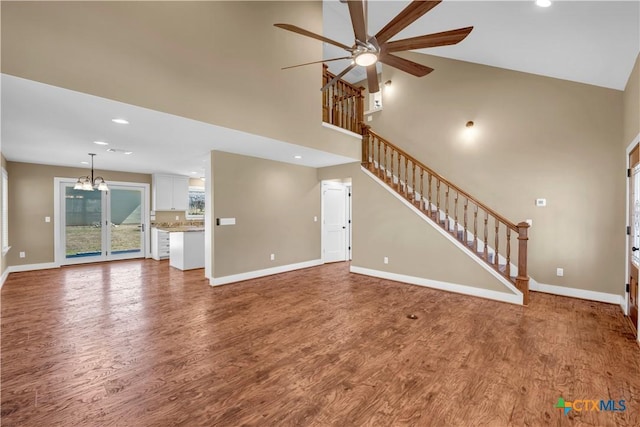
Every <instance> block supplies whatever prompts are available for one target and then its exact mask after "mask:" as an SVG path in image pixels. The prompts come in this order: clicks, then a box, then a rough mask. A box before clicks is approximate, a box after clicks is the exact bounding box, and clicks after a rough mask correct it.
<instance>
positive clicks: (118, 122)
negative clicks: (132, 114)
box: [111, 119, 129, 125]
mask: <svg viewBox="0 0 640 427" xmlns="http://www.w3.org/2000/svg"><path fill="white" fill-rule="evenodd" d="M111 121H112V122H113V123H117V124H119V125H128V124H129V122H128V121H127V120H125V119H111Z"/></svg>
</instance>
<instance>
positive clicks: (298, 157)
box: [293, 155, 302, 159]
mask: <svg viewBox="0 0 640 427" xmlns="http://www.w3.org/2000/svg"><path fill="white" fill-rule="evenodd" d="M293 158H294V159H301V158H302V156H301V155H296V156H293Z"/></svg>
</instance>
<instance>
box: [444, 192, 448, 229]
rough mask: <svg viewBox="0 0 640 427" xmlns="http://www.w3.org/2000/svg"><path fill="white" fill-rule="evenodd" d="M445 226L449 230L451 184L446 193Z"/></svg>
mask: <svg viewBox="0 0 640 427" xmlns="http://www.w3.org/2000/svg"><path fill="white" fill-rule="evenodd" d="M444 228H445V230H447V231H449V185H448V184H447V191H445V193H444Z"/></svg>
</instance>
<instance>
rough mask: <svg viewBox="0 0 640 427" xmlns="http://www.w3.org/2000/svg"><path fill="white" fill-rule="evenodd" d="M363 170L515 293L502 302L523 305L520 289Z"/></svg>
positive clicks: (400, 196)
mask: <svg viewBox="0 0 640 427" xmlns="http://www.w3.org/2000/svg"><path fill="white" fill-rule="evenodd" d="M361 169H362V172H364V173H365V174H366V175H367V176H369V177H370V178H371V179H373V181H374V182H376V183H377V184H378V185H380V186H381V187H382V188H384V189H385V190H387V191H388V192H389V193H390V194H391V195H393V196H394V197H395V198H396V199H398V200H399V201H400V202H402V203H403V204H404V205H405V206H407V207H408V208H409V209H411V210H412V211H413V212H414V213H415V214H416V215H418V216H419V217H420V218H421V219H422V220H424V221H425V222H426V223H427V224H429V225H430V226H431V227H432V228H434V229H435V230H436V231H437V232H438V233H440V235H442V236H444V237H445V238H446V239H447V240H449V241H450V242H451V243H452V244H453V245H454V246H455V247H456V248H458V249H460V250H461V251H462V252H463V253H464V254H465V255H467V257H469V258H471V259H472V260H473V261H474V262H475V263H477V264H478V265H479V266H480V267H482V268H483V269H484V270H486V271H487V272H488V273H489V274H491V275H492V276H493V277H494V278H495V279H497V280H498V281H499V282H500V283H501V284H503V285H504V286H505V287H506V288H507V289H509V290H510V291H511V292H512V293H513V297H514V298H508V299H506V300H502V301H505V302H511V303H514V304H519V305H523V294H522V292H521V291H520V290H519V289H518V288H516V287H515V285H514V284H513V283H511V282H510V281H509V280H507V279H506V278H505V277H504V276H502V275H501V274H500V273H498V272H497V271H496V270H495V269H494V268H492V267H491V266H489V265H488V264H487V263H486V262H484V261H483V260H482V259H480V258H479V257H478V256H477V255H475V254H474V253H473V251H471V250H470V249H469V248H467V247H465V245H464V244H462V243H461V242H460V241H458V240H457V239H456V238H455V237H453V236H452V235H451V234H450V233H449V232H447V231H446V230H444V229H443V228H442V227H440V225H438V224H436V223H435V222H434V221H433V219H432V218H430V217H429V216H428V215H426V214H425V213H424V212H422V211H421V210H420V209H418V208H417V207H416V206H414V205H413V204H412V203H411V202H410V201H408V200H407V199H405V198H404V197H403V196H402V195H400V194H398V193H397V192H396V191H395V190H394V189H393V188H391V187H390V186H389V185H388V184H387V183H385V182H384V181H382V180H381V179H380V178H379V177H378V176H377V175H376V174H374V173H372V172H371V171H370V170H368V169H367V168H366V167H364V166H361ZM393 179H394V180H397V177H395V175H394V176H393ZM396 182H397V181H396ZM441 214H442V215H443V216H444V213H442V212H441ZM487 250H488V251H489V250H491V251H492V252H491V253H493V249H492V248H490V247H489V246H488V245H487ZM353 272H358V271H355V270H353ZM392 280H396V279H392ZM399 281H402V280H399ZM442 289H445V290H446V288H442ZM452 291H454V290H452ZM454 292H456V291H454ZM505 295H509V294H507V293H505Z"/></svg>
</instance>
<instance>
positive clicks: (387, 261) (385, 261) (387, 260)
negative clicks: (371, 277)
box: [383, 256, 389, 264]
mask: <svg viewBox="0 0 640 427" xmlns="http://www.w3.org/2000/svg"><path fill="white" fill-rule="evenodd" d="M383 262H384V263H385V264H389V257H388V256H386V257H384V259H383Z"/></svg>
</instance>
